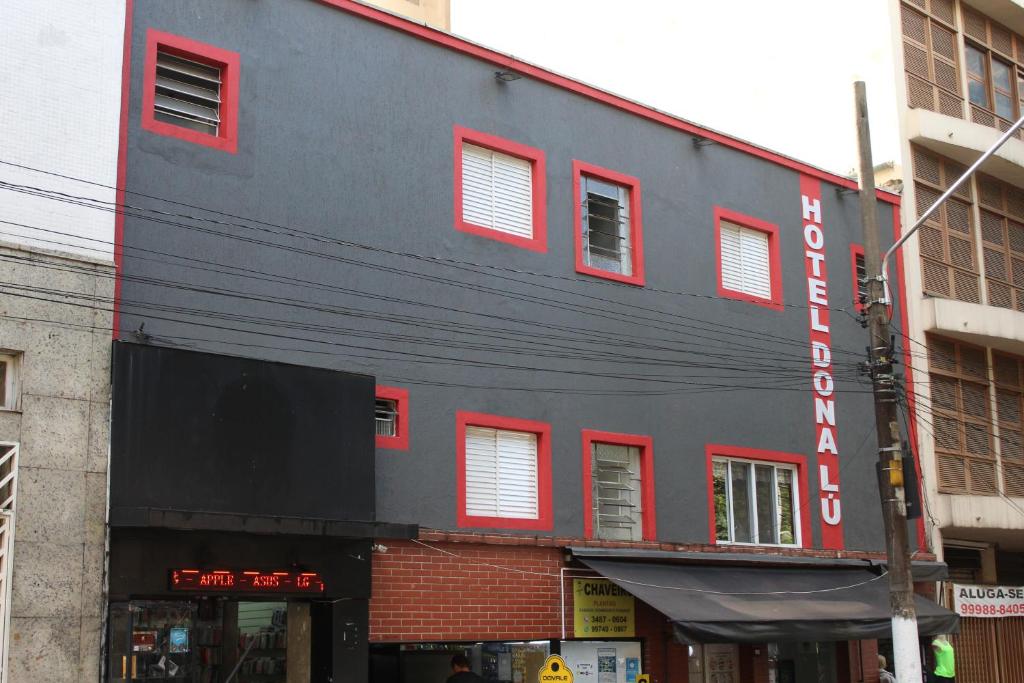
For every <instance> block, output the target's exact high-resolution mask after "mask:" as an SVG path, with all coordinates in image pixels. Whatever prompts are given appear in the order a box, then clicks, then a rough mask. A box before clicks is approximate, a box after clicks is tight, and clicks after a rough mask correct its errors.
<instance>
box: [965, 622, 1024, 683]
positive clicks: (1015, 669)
mask: <svg viewBox="0 0 1024 683" xmlns="http://www.w3.org/2000/svg"><path fill="white" fill-rule="evenodd" d="M950 641H951V642H952V643H953V648H954V649H955V651H956V680H957V682H958V683H1020V682H1021V681H1024V617H1007V618H991V619H986V618H978V617H960V634H959V635H956V636H952V637H951V638H950Z"/></svg>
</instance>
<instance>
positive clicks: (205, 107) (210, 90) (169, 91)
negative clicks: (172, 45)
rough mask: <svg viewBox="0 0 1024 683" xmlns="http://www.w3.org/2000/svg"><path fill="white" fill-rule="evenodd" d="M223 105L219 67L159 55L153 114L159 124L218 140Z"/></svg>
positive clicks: (161, 52)
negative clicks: (188, 129)
mask: <svg viewBox="0 0 1024 683" xmlns="http://www.w3.org/2000/svg"><path fill="white" fill-rule="evenodd" d="M220 105H221V70H220V69H219V68H218V67H215V66H210V65H208V64H202V63H200V62H196V61H193V60H191V59H185V58H183V57H178V56H176V55H172V54H169V53H167V52H164V51H162V50H158V51H157V57H156V98H155V99H154V112H153V116H154V118H155V119H156V120H157V121H163V122H165V123H171V124H174V125H176V126H182V127H183V128H190V129H192V130H195V131H199V132H200V133H209V134H210V135H214V136H216V135H217V134H218V131H219V130H220V112H221V108H220Z"/></svg>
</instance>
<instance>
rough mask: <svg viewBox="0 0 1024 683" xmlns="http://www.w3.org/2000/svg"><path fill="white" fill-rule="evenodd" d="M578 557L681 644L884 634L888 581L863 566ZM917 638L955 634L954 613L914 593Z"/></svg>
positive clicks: (857, 637) (887, 618)
mask: <svg viewBox="0 0 1024 683" xmlns="http://www.w3.org/2000/svg"><path fill="white" fill-rule="evenodd" d="M579 559H580V561H581V562H583V563H584V564H586V565H587V566H588V567H590V568H591V569H593V570H594V571H596V572H598V573H599V574H601V575H602V576H604V577H606V578H608V579H610V580H611V581H613V582H614V583H615V584H617V585H618V586H620V587H621V588H623V589H625V590H627V591H629V592H630V593H632V594H633V595H635V596H636V597H637V598H639V599H640V600H642V601H644V602H646V603H647V604H649V605H650V606H651V607H654V608H655V609H656V610H658V611H659V612H661V613H662V614H664V615H665V616H667V617H668V618H669V619H670V620H671V621H672V622H673V624H674V625H675V632H676V637H677V638H678V639H679V640H681V641H682V642H685V643H770V642H783V641H824V640H868V639H873V638H889V637H891V630H890V616H889V580H888V578H886V577H885V576H884V575H879V574H878V573H877V572H872V571H869V570H867V569H847V568H841V569H840V568H836V569H825V568H809V567H801V568H782V567H731V566H707V565H684V564H657V563H645V562H622V561H614V560H599V559H595V558H591V557H583V558H579ZM916 604H917V620H918V631H919V633H920V634H921V635H922V636H925V635H934V634H937V633H955V632H957V630H958V628H959V617H958V616H957V615H956V614H955V613H953V612H950V611H949V610H947V609H945V608H943V607H940V606H939V605H937V604H935V603H934V602H931V601H930V600H926V599H924V598H922V597H920V596H916Z"/></svg>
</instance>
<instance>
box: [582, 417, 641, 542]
mask: <svg viewBox="0 0 1024 683" xmlns="http://www.w3.org/2000/svg"><path fill="white" fill-rule="evenodd" d="M582 437H583V537H584V538H588V539H591V538H594V511H593V506H594V496H593V491H592V486H591V481H590V480H591V477H592V476H593V471H592V468H591V462H590V461H591V456H590V451H591V450H592V446H593V445H594V443H595V442H596V443H607V444H613V445H616V446H636V447H637V448H639V449H640V502H641V503H642V505H643V511H642V512H641V513H640V524H641V527H642V529H641V538H642V539H643V540H645V541H654V540H656V539H657V537H658V532H657V529H656V528H655V519H656V517H657V516H656V514H655V509H654V440H653V439H652V438H651V437H649V436H641V435H639V434H619V433H617V432H602V431H598V430H596V429H584V430H583V433H582Z"/></svg>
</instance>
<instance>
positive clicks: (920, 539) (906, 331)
mask: <svg viewBox="0 0 1024 683" xmlns="http://www.w3.org/2000/svg"><path fill="white" fill-rule="evenodd" d="M892 233H893V239H894V240H899V238H900V237H902V236H903V226H902V222H901V221H900V207H898V206H893V207H892ZM904 278H905V276H904V269H903V250H902V249H897V250H896V286H897V287H898V288H899V297H900V328H901V329H902V330H903V335H902V336H903V339H902V340H901V343H902V344H903V375H904V378H905V379H906V382H907V391H906V396H907V414H908V422H909V423H910V428H909V430H908V432H909V433H908V434H907V437H908V438H909V439H910V448H911V450H912V451H913V454H912V457H913V458H914V468H915V470H916V471H917V485H918V495H919V497H920V499H921V503H922V505H923V504H924V503H925V491H924V486H923V482H924V479H923V478H922V477H921V458H920V450H918V443H919V441H918V435H917V398H916V397H917V394H916V393H915V392H916V389H915V387H914V366H913V364H912V361H913V357H912V356H913V352H912V349H911V341H910V339H909V335H910V319H909V316H910V313H909V311H908V309H907V287H906V282H907V281H906V279H904ZM891 287H892V285H891V284H890V288H891ZM891 315H892V312H891V310H890V316H891ZM917 548H918V550H919V551H921V552H927V551H928V537H927V534H926V533H925V526H924V516H923V515H922V516H921V517H919V518H918V519H917Z"/></svg>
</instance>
